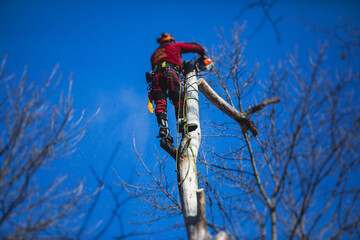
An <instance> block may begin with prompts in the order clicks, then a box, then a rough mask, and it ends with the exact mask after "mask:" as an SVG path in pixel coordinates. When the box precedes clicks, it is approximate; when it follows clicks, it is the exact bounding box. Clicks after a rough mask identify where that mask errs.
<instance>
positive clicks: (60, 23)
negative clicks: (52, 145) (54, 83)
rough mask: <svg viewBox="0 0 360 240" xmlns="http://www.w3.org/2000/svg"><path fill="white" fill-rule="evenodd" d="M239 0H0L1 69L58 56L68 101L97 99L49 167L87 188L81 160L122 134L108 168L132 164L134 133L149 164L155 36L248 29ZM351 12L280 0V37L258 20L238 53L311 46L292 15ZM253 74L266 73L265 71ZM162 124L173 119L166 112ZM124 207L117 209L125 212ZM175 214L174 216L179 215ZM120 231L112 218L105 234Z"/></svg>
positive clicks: (210, 36)
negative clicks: (149, 78) (66, 153)
mask: <svg viewBox="0 0 360 240" xmlns="http://www.w3.org/2000/svg"><path fill="white" fill-rule="evenodd" d="M243 2H244V1H235V0H223V1H214V0H208V1H189V0H184V1H106V0H104V1H95V0H88V1H78V0H73V1H69V0H62V1H51V0H48V1H38V0H34V1H26V0H8V1H6V0H0V55H3V54H5V53H6V54H7V55H8V61H7V70H8V71H9V72H18V73H20V72H21V71H22V69H23V67H24V65H27V66H28V75H29V76H30V78H31V79H32V80H37V79H41V76H42V75H41V74H42V72H44V73H45V75H46V74H49V73H50V71H51V69H52V68H53V66H54V65H55V64H57V63H60V70H61V72H62V73H63V79H64V81H63V83H64V84H63V85H65V83H66V79H67V77H68V76H69V75H70V73H71V72H73V73H74V77H73V78H74V86H73V94H74V101H75V108H76V109H77V110H78V111H81V110H82V109H87V114H88V116H90V115H91V114H93V113H95V111H96V109H97V108H98V107H100V106H101V111H100V113H99V115H98V116H97V117H96V118H95V119H94V120H93V121H92V122H91V124H90V126H89V128H88V131H87V134H86V135H85V137H84V139H83V140H82V141H81V142H80V144H79V145H78V147H77V152H76V153H75V154H73V155H72V156H71V157H69V158H67V159H64V160H63V161H62V162H60V163H57V164H56V169H53V170H51V171H53V173H55V174H58V173H59V174H65V173H66V174H69V176H70V177H69V179H70V181H72V182H77V181H78V180H79V179H84V178H87V181H86V182H87V188H88V189H94V188H95V187H96V186H95V182H94V181H93V179H92V176H91V175H90V171H89V170H88V166H89V165H92V166H93V167H94V168H95V169H96V170H97V171H98V173H99V174H100V173H101V172H102V170H103V169H104V167H105V164H106V161H107V160H108V158H109V157H110V155H111V152H112V151H113V149H114V147H115V145H116V143H117V142H118V141H119V140H120V141H121V148H120V154H119V156H118V157H117V159H116V160H115V162H114V164H113V166H112V168H114V169H115V170H117V171H118V173H119V174H120V175H121V176H123V177H124V179H127V178H128V177H130V174H131V172H132V170H133V169H134V168H139V167H140V166H139V162H138V161H137V158H136V157H135V154H134V152H133V148H132V136H133V134H135V135H136V140H137V145H138V150H139V151H140V152H141V153H143V157H144V159H146V161H147V163H148V164H149V166H152V165H153V164H154V163H155V159H154V156H153V150H154V147H155V146H158V139H156V138H155V136H156V135H157V133H158V128H157V123H156V120H155V117H154V116H153V115H151V114H149V112H148V111H147V108H146V105H147V95H146V94H147V92H146V86H147V85H146V82H145V78H144V76H145V71H148V70H149V69H150V61H149V58H150V55H151V53H152V52H153V51H154V50H155V49H156V48H157V43H156V38H157V37H158V36H159V35H160V33H161V32H164V31H167V32H170V33H171V34H172V35H173V36H174V37H175V39H176V40H177V41H196V42H198V43H200V44H206V45H207V46H209V47H210V46H212V45H213V44H216V43H217V37H216V34H215V32H214V29H215V28H217V29H220V28H221V27H223V28H224V31H225V32H226V33H227V34H229V32H230V30H231V29H232V27H233V25H234V23H235V22H238V23H239V24H242V23H243V22H244V21H245V20H246V21H247V26H248V30H247V31H246V34H250V33H251V32H252V31H253V29H254V28H255V27H256V26H257V24H258V23H259V21H260V19H261V17H262V12H261V11H259V9H256V10H252V11H250V12H248V13H247V14H245V15H244V17H243V18H241V19H235V17H236V16H237V14H238V13H239V10H240V9H241V8H242V7H243V6H244V5H243ZM359 12H360V4H359V3H358V1H331V0H330V1H316V0H315V1H309V0H305V1H304V0H303V1H281V0H280V1H279V3H278V4H277V6H276V7H275V8H274V10H273V11H272V12H271V14H272V16H273V17H274V18H277V17H280V16H283V21H282V22H281V23H279V25H278V28H279V31H280V33H281V37H282V41H281V43H278V42H277V41H276V38H275V34H274V31H273V29H272V28H271V26H270V25H269V24H268V23H266V24H265V26H264V28H262V29H261V30H260V32H259V33H258V34H257V35H256V36H255V37H254V38H252V39H250V40H249V41H248V46H247V48H246V51H245V54H246V55H247V56H248V60H249V63H250V66H251V65H252V63H253V62H254V61H255V60H258V61H260V62H261V63H264V64H266V62H267V61H268V60H269V59H270V60H278V59H280V58H282V57H284V56H285V53H286V52H287V51H292V50H293V49H294V46H295V44H296V43H297V44H298V45H299V50H300V55H302V53H304V55H302V56H305V55H306V54H307V51H308V47H313V48H314V47H316V45H317V44H318V39H321V36H320V35H319V34H315V33H313V32H310V31H308V29H307V27H306V26H305V24H303V23H301V22H299V21H298V20H296V19H297V18H300V17H304V18H306V19H308V20H310V21H313V22H314V23H316V24H328V25H330V26H331V25H333V24H335V23H336V19H337V18H338V17H339V16H341V15H343V16H346V17H347V18H349V19H353V18H356V19H357V20H359V18H358V16H359V15H358V13H359ZM246 34H245V35H246ZM334 54H337V53H334ZM190 56H191V55H190ZM356 67H359V66H356ZM261 74H263V76H266V74H267V72H263V73H261ZM63 85H62V86H63ZM170 117H172V115H170ZM170 124H173V125H172V127H174V120H173V119H172V120H171V121H170ZM161 153H163V152H161ZM173 177H174V178H175V177H176V176H175V173H174V176H173ZM106 181H107V182H108V183H111V182H112V181H116V177H115V174H114V173H113V172H110V174H109V175H108V177H107V179H106ZM109 202H111V198H110V196H109V195H107V194H106V193H104V194H103V195H102V198H101V207H99V208H98V209H97V210H96V213H95V217H99V218H100V217H101V216H103V215H106V214H108V212H107V210H108V209H110V208H111V206H108V203H109ZM130 206H134V205H130ZM140 206H141V205H140ZM130 213H131V211H130V210H126V211H125V212H124V221H125V222H126V219H127V218H128V217H130ZM131 221H136V219H132V220H131ZM182 221H183V220H182V218H181V219H179V221H178V222H180V223H181V222H182ZM118 233H119V232H118V229H117V227H116V226H114V227H113V228H111V231H110V233H108V234H109V235H108V236H113V235H117V234H118ZM172 234H174V235H175V236H177V234H179V236H184V234H182V233H172ZM149 239H151V237H150V238H149ZM158 239H159V238H158ZM160 239H161V238H160ZM164 239H165V238H164Z"/></svg>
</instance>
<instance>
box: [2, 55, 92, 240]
mask: <svg viewBox="0 0 360 240" xmlns="http://www.w3.org/2000/svg"><path fill="white" fill-rule="evenodd" d="M5 62H6V58H4V60H3V61H2V64H1V66H0V84H1V87H0V96H1V99H0V110H1V111H0V114H1V115H0V129H1V139H0V229H1V230H0V237H1V239H42V238H48V239H68V238H78V237H79V236H76V231H77V230H78V228H79V227H80V226H79V223H80V222H81V218H82V216H83V213H84V210H85V209H84V208H85V206H87V203H88V202H89V201H90V199H91V196H90V195H88V194H85V191H84V186H83V183H82V182H79V183H78V184H77V185H76V186H75V187H73V188H71V189H67V188H66V187H64V185H63V183H64V181H65V180H66V178H67V176H59V177H56V178H53V179H50V180H49V178H46V181H44V180H41V177H40V176H39V173H41V172H43V171H46V168H47V167H48V166H49V164H50V163H51V162H53V161H54V160H55V159H60V158H63V157H66V156H68V155H69V154H70V153H72V152H73V150H74V146H75V145H76V144H77V142H78V141H79V140H80V139H81V138H82V136H83V135H84V133H85V128H86V125H87V123H88V121H85V122H84V120H83V115H84V113H81V114H78V115H79V118H78V119H77V120H76V119H74V116H75V115H76V113H75V111H74V109H73V99H72V94H71V85H72V79H71V77H70V80H69V88H68V90H67V92H66V93H65V94H63V93H61V94H60V98H59V99H58V101H57V100H56V99H54V97H53V96H54V95H55V94H54V92H55V91H56V90H57V86H58V84H59V81H60V78H61V75H60V74H58V73H57V71H58V66H56V67H55V68H54V69H53V71H52V72H51V74H50V76H49V77H48V78H47V79H45V80H44V81H43V82H36V81H30V80H29V78H28V77H27V76H26V68H25V70H24V72H23V73H22V75H21V76H20V77H18V76H17V75H15V74H12V75H9V74H6V73H5ZM54 101H57V103H54ZM39 179H40V180H41V181H39ZM85 234H86V233H85ZM81 236H84V234H83V235H81Z"/></svg>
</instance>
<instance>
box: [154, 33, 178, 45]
mask: <svg viewBox="0 0 360 240" xmlns="http://www.w3.org/2000/svg"><path fill="white" fill-rule="evenodd" d="M156 41H157V43H159V44H161V43H163V42H166V41H175V39H174V38H173V36H171V35H170V34H169V33H167V32H164V33H162V34H161V37H159V38H158V39H156Z"/></svg>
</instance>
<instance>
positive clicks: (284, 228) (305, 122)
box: [201, 29, 360, 239]
mask: <svg viewBox="0 0 360 240" xmlns="http://www.w3.org/2000/svg"><path fill="white" fill-rule="evenodd" d="M239 33H241V29H238V32H237V33H236V31H235V34H236V35H237V34H239ZM237 39H238V38H237V37H234V36H233V40H232V42H231V44H232V45H231V44H230V45H229V43H227V42H224V45H225V46H227V45H229V46H228V47H226V48H223V50H222V51H220V52H219V51H218V52H217V53H218V55H217V66H218V68H219V69H218V71H217V72H215V73H216V74H215V78H214V80H213V82H212V83H213V85H214V87H216V88H217V89H219V90H222V96H223V97H224V98H226V99H235V100H228V101H229V102H230V103H231V104H232V105H233V106H238V109H239V110H240V111H241V112H243V110H242V108H243V105H244V103H246V102H245V100H244V96H246V94H247V90H248V89H250V90H251V89H260V90H259V92H264V93H265V94H264V96H263V99H265V98H272V97H274V96H277V97H280V99H281V104H277V105H272V106H271V107H270V108H265V109H267V110H265V111H264V110H263V111H260V112H259V114H256V121H255V125H257V126H259V132H260V134H259V135H258V136H257V137H250V136H249V135H248V134H247V133H246V132H244V131H243V129H241V126H240V128H236V125H234V123H233V122H227V121H225V122H224V121H216V120H212V121H209V124H210V127H211V128H210V129H212V130H213V131H214V133H212V134H209V135H208V137H219V138H221V141H226V138H232V139H234V141H237V142H238V144H235V143H233V144H231V145H230V146H228V147H227V148H224V149H220V148H214V147H213V142H211V143H212V144H211V145H210V146H209V147H208V148H207V150H204V152H205V153H206V154H203V157H202V160H201V162H202V163H203V164H205V166H206V168H205V169H206V170H205V171H202V172H203V173H204V174H202V179H203V181H204V183H205V185H206V186H207V189H208V192H209V193H211V194H207V196H208V202H209V203H211V204H210V206H211V207H212V208H214V209H213V210H211V211H210V212H214V213H217V214H218V215H215V214H214V217H212V218H211V219H213V223H212V224H214V225H215V224H216V222H217V221H218V217H222V218H223V219H224V226H230V228H229V229H230V230H231V231H232V233H233V234H234V236H235V237H236V238H239V239H248V238H249V239H251V238H261V239H266V238H269V237H270V236H271V239H277V237H278V236H281V237H282V238H283V237H286V238H289V239H294V238H296V239H337V238H339V237H340V236H344V235H345V236H351V237H353V238H358V237H359V225H360V212H359V207H358V205H357V204H356V202H357V201H358V198H359V191H360V188H359V184H354V181H356V180H355V179H356V174H357V172H358V171H359V163H360V162H359V156H358V154H357V153H356V150H355V149H358V148H359V138H358V137H357V131H358V130H359V117H360V116H359V109H358V106H357V104H356V102H358V99H357V98H356V95H354V94H355V93H354V90H355V87H356V76H355V74H353V73H352V71H351V69H346V70H344V71H342V72H341V71H340V70H332V71H330V70H328V68H327V67H326V65H325V64H326V61H325V60H326V55H325V50H326V46H320V47H319V49H318V53H316V54H315V53H313V52H310V54H309V55H310V56H309V66H308V68H307V66H303V65H300V63H299V60H298V57H297V55H296V54H295V55H289V57H288V59H287V60H285V61H282V62H279V63H278V64H277V66H274V65H273V64H270V76H269V78H268V79H267V80H265V81H261V82H260V81H256V78H254V77H253V74H252V72H249V73H246V68H245V67H244V66H245V65H244V61H245V59H244V58H242V52H240V54H239V52H236V51H237V50H236V49H241V46H243V44H241V43H240V42H239V41H238V40H237ZM220 49H221V48H220ZM307 69H309V70H307ZM255 83H257V85H258V86H261V87H262V88H259V87H258V88H257V87H255V88H253V86H251V85H254V84H255ZM239 86H241V87H239ZM253 92H254V91H253ZM246 104H247V105H248V104H251V103H250V102H247V103H246ZM244 112H245V113H246V111H244ZM209 152H212V154H209ZM209 155H211V157H212V158H211V160H209ZM205 173H206V174H205ZM214 179H215V181H214ZM214 183H216V184H214ZM345 199H346V200H345ZM250 226H251V227H250ZM248 229H250V230H248Z"/></svg>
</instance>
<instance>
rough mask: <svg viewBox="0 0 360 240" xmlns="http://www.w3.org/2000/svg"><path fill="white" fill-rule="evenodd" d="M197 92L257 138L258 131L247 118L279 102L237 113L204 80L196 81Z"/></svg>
mask: <svg viewBox="0 0 360 240" xmlns="http://www.w3.org/2000/svg"><path fill="white" fill-rule="evenodd" d="M198 84H199V90H200V92H201V93H202V94H204V96H205V97H206V98H207V99H208V100H209V101H210V102H211V103H212V104H214V105H215V106H216V107H217V108H219V109H220V110H221V111H222V112H223V113H225V114H226V115H228V116H229V117H231V118H232V119H234V120H235V121H236V122H237V123H238V124H239V125H240V127H241V128H242V129H243V130H245V131H246V130H250V132H251V133H252V134H253V135H254V136H257V135H258V134H259V130H258V129H257V128H256V127H255V124H254V122H253V121H252V120H251V119H250V118H248V117H247V116H248V115H249V114H251V113H254V112H256V111H259V110H261V109H262V108H263V107H265V106H266V105H268V104H271V103H277V102H279V101H280V98H272V99H267V100H265V101H264V102H262V103H261V104H259V105H256V106H255V107H252V108H251V109H249V110H247V111H245V112H239V111H238V110H237V109H236V108H234V107H233V106H231V105H230V104H229V103H227V102H226V101H225V100H224V99H223V98H221V97H220V96H219V95H218V94H217V93H216V92H215V91H214V89H212V88H211V86H210V85H209V84H208V83H207V82H206V81H205V79H203V78H200V79H199V80H198Z"/></svg>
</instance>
